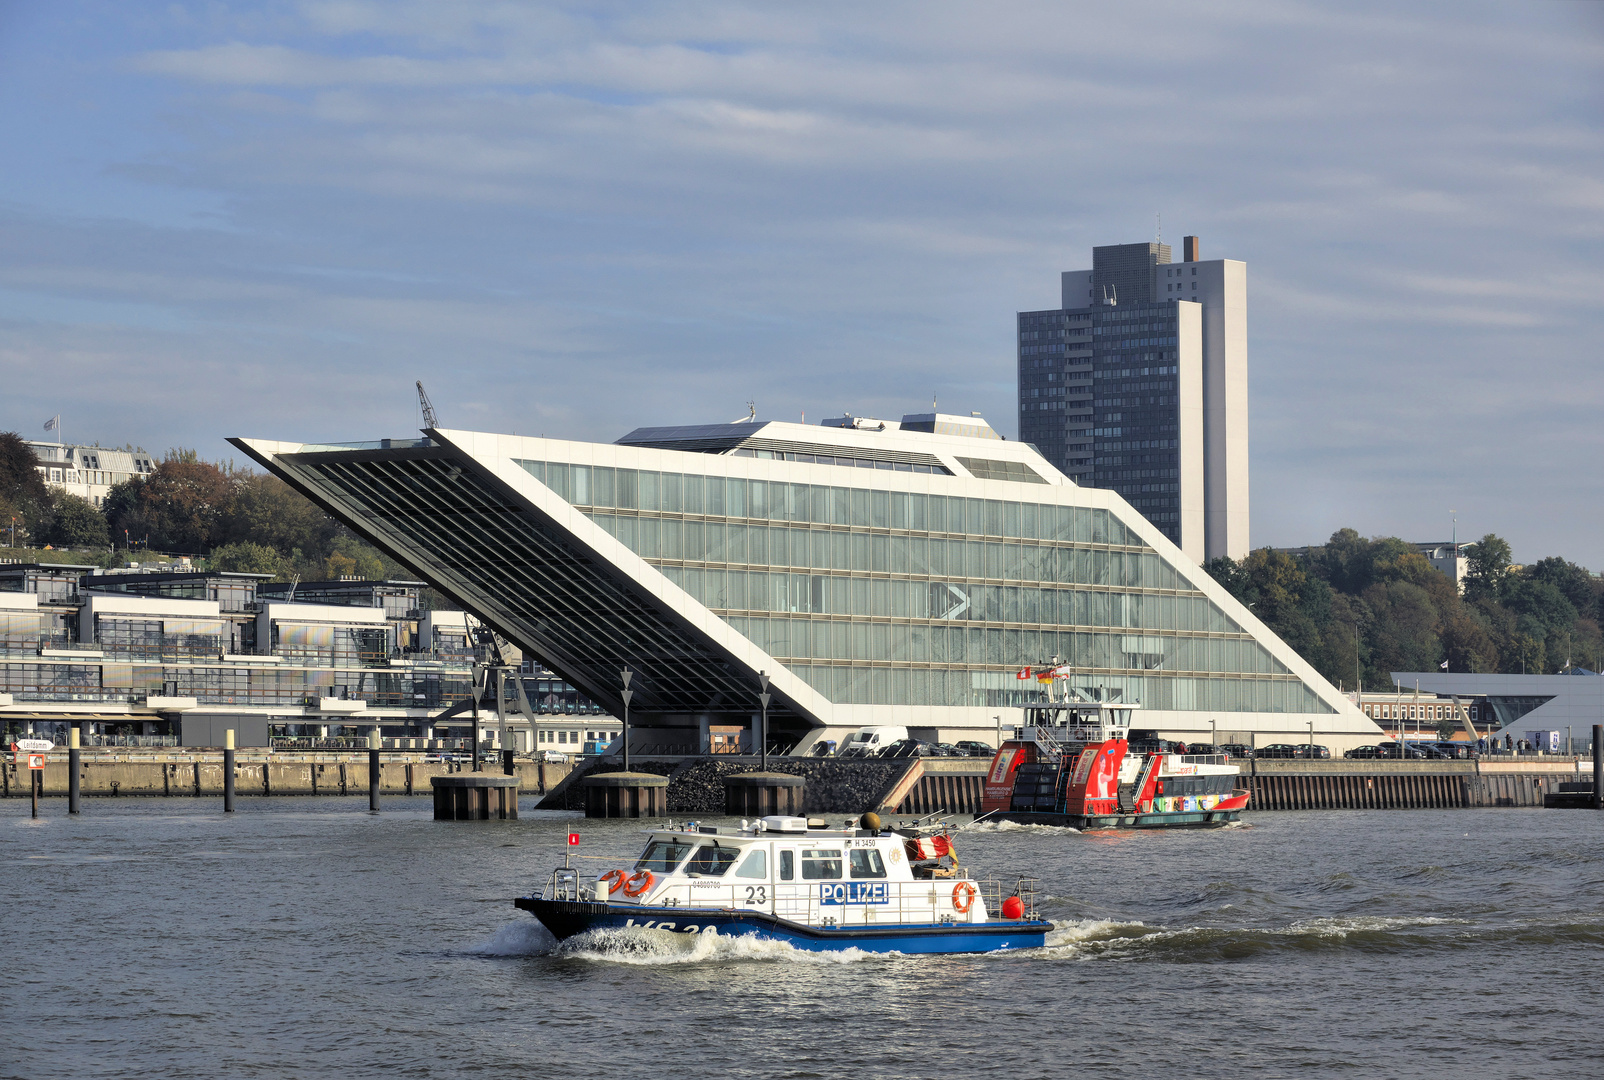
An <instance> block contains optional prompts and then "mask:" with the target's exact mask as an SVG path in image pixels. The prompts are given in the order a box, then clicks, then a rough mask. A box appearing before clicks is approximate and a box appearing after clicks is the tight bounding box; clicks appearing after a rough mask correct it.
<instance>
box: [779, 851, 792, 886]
mask: <svg viewBox="0 0 1604 1080" xmlns="http://www.w3.org/2000/svg"><path fill="white" fill-rule="evenodd" d="M794 877H796V852H794V851H782V852H780V880H781V881H790V880H791V879H792V878H794Z"/></svg>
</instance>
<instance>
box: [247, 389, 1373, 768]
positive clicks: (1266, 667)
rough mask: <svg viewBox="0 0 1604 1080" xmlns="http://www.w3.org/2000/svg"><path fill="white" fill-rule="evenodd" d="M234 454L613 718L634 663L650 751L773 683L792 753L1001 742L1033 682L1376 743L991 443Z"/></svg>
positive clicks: (1014, 452)
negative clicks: (880, 729)
mask: <svg viewBox="0 0 1604 1080" xmlns="http://www.w3.org/2000/svg"><path fill="white" fill-rule="evenodd" d="M234 442H235V444H236V445H237V446H239V447H240V448H241V449H242V450H244V451H245V452H247V453H249V454H250V455H251V456H252V457H254V458H255V459H256V460H258V461H259V462H261V463H262V464H263V465H264V466H265V467H267V468H268V469H270V470H271V471H273V472H274V473H276V474H277V475H279V476H281V477H282V478H284V479H285V480H286V481H288V482H289V483H290V484H292V485H293V486H295V487H297V488H298V489H300V490H301V491H303V492H305V493H306V494H307V495H308V496H310V497H311V498H313V499H314V500H315V501H317V502H318V503H320V504H321V505H323V506H324V507H325V508H326V509H328V510H329V512H331V513H332V514H334V515H335V516H336V517H338V518H340V519H341V520H342V521H344V522H346V523H347V524H348V525H350V526H351V527H352V528H353V529H355V530H357V531H358V532H360V533H361V534H363V535H364V536H366V537H368V538H369V539H370V540H372V541H373V542H374V543H376V544H378V545H379V546H381V547H383V548H384V549H386V550H388V551H389V552H390V553H391V554H393V555H394V556H395V557H396V558H398V559H400V560H401V561H403V562H404V563H406V564H407V565H409V566H411V567H412V568H413V569H415V570H416V571H417V573H419V574H420V575H422V576H424V577H425V578H426V579H428V580H429V581H430V582H431V583H433V584H434V585H435V586H436V587H437V588H439V589H441V590H443V591H444V592H445V593H447V594H448V595H450V596H451V597H453V598H454V599H455V600H457V601H458V602H460V603H461V604H463V606H465V607H467V608H468V609H470V610H472V611H475V612H477V613H479V614H480V615H481V616H482V617H483V618H484V619H486V620H487V621H488V622H489V623H490V624H491V625H493V626H496V627H497V628H498V629H499V630H500V631H501V632H502V633H504V634H505V635H506V636H508V637H509V638H510V639H512V640H513V641H515V642H516V643H517V644H518V645H519V646H520V647H521V648H523V649H525V650H527V651H529V652H530V653H532V654H534V655H535V656H537V657H538V658H539V659H540V660H542V661H543V662H545V663H546V664H547V665H548V666H550V667H551V668H552V669H553V670H555V671H557V672H559V673H560V674H561V675H562V676H563V677H565V678H566V679H567V680H568V681H569V682H571V683H572V684H573V685H574V686H576V687H578V688H579V689H580V690H581V691H582V692H583V693H584V694H586V695H587V696H589V697H590V698H592V699H593V700H595V701H598V702H601V703H603V704H604V705H607V706H608V707H610V708H612V709H613V710H614V711H615V712H618V711H621V710H622V708H623V702H622V699H621V696H620V691H621V690H622V689H623V685H622V683H621V681H620V671H621V670H622V669H623V668H625V667H628V668H629V669H630V670H631V671H632V672H633V673H634V675H633V681H632V682H631V687H630V688H631V689H632V690H633V691H635V696H634V699H633V702H632V705H631V720H632V722H634V723H640V724H644V725H646V726H647V727H649V728H656V729H657V731H658V737H657V738H656V742H657V744H659V745H672V746H679V747H684V748H689V749H696V748H697V746H698V744H699V743H700V745H703V746H705V744H706V737H707V731H708V729H709V727H710V726H714V725H728V724H730V723H740V724H748V723H750V719H751V717H752V716H753V714H754V713H755V712H756V711H757V709H758V703H757V702H758V699H757V695H758V693H759V692H760V691H759V681H760V678H759V677H760V675H767V676H768V677H769V679H770V683H771V692H772V693H773V695H774V699H773V703H772V705H771V707H770V731H771V733H772V735H773V737H774V739H775V740H776V741H784V742H787V743H790V742H794V743H795V745H796V747H797V749H798V750H799V751H800V752H806V751H807V750H808V749H809V748H810V747H811V745H812V744H813V742H814V741H815V740H817V739H820V738H839V737H841V736H842V735H843V734H844V733H845V732H847V731H850V730H853V729H856V728H858V727H860V726H864V725H869V724H889V725H900V726H906V727H908V728H910V729H911V730H912V732H913V734H914V735H915V737H921V738H929V739H941V740H952V739H959V738H968V737H985V736H989V735H990V734H991V733H992V732H993V731H994V730H995V728H996V727H997V725H998V724H999V723H1003V724H1007V723H1011V722H1017V721H1018V719H1019V717H1020V714H1019V712H1018V710H1019V708H1020V707H1021V706H1023V705H1024V704H1026V703H1027V702H1031V701H1039V700H1041V699H1042V697H1043V696H1044V693H1045V686H1044V685H1043V684H1042V683H1040V682H1039V681H1037V680H1036V679H1034V678H1021V677H1020V675H1021V673H1022V672H1023V670H1024V669H1025V668H1027V667H1029V668H1032V669H1033V670H1034V671H1039V670H1040V669H1041V668H1042V667H1043V666H1044V665H1045V666H1054V665H1057V666H1066V667H1067V669H1068V671H1069V672H1070V674H1069V675H1068V677H1067V678H1066V679H1065V680H1063V681H1062V682H1061V683H1060V684H1059V685H1060V688H1061V690H1060V692H1062V691H1063V689H1067V690H1068V691H1069V692H1071V693H1076V694H1080V695H1084V696H1085V697H1087V698H1091V699H1098V700H1119V701H1124V702H1131V703H1136V704H1139V705H1140V706H1141V709H1142V713H1141V716H1142V717H1144V718H1145V719H1144V720H1143V721H1141V722H1140V724H1139V726H1143V727H1153V728H1158V729H1160V730H1161V731H1164V732H1167V733H1170V737H1174V738H1183V739H1187V740H1189V741H1206V740H1208V739H1209V738H1210V737H1212V738H1214V740H1215V741H1218V742H1226V741H1233V740H1234V739H1236V738H1241V739H1242V741H1246V739H1247V737H1248V733H1253V737H1254V738H1255V739H1256V740H1257V741H1258V742H1259V744H1260V745H1263V744H1265V743H1267V742H1301V741H1306V740H1307V738H1308V737H1309V735H1310V733H1311V731H1312V732H1313V734H1314V736H1315V737H1316V741H1322V742H1325V743H1327V744H1328V745H1332V746H1333V748H1339V747H1341V746H1346V745H1351V744H1353V743H1355V742H1359V741H1374V739H1375V738H1376V737H1377V736H1378V735H1379V732H1378V729H1376V728H1375V726H1374V725H1373V724H1372V723H1371V722H1370V721H1369V720H1367V719H1366V718H1365V717H1364V716H1363V715H1362V714H1361V713H1360V712H1359V711H1358V710H1357V709H1356V708H1355V707H1354V706H1353V704H1352V703H1351V702H1350V701H1348V700H1347V699H1346V698H1345V697H1344V696H1343V695H1341V694H1340V693H1339V692H1338V691H1337V690H1336V689H1335V688H1334V687H1332V686H1331V685H1330V684H1328V683H1327V682H1326V681H1325V680H1324V679H1322V678H1321V677H1320V676H1319V675H1318V674H1317V673H1316V672H1315V671H1314V670H1313V669H1312V668H1310V667H1309V666H1308V665H1307V664H1305V663H1304V662H1303V661H1302V660H1301V659H1300V658H1299V657H1298V656H1297V655H1296V654H1295V653H1294V652H1293V651H1292V650H1291V649H1290V648H1288V647H1287V646H1286V645H1285V644H1283V643H1282V642H1281V641H1280V640H1279V639H1277V638H1276V637H1275V636H1274V635H1273V634H1271V633H1270V632H1269V631H1268V630H1267V629H1266V628H1265V627H1264V626H1263V625H1262V624H1260V623H1259V622H1258V620H1256V619H1255V618H1254V617H1253V616H1252V614H1251V613H1249V612H1248V611H1247V610H1246V609H1245V608H1243V607H1242V606H1241V605H1240V604H1238V603H1237V602H1236V601H1234V600H1233V599H1231V597H1230V596H1229V595H1228V594H1227V593H1225V591H1224V590H1223V589H1221V588H1220V587H1219V586H1218V585H1216V584H1215V583H1214V582H1213V581H1212V579H1210V578H1209V577H1208V576H1207V575H1206V574H1205V573H1203V571H1202V570H1201V569H1200V568H1199V567H1198V566H1197V565H1196V564H1194V563H1193V562H1191V561H1190V560H1188V559H1187V558H1186V557H1185V556H1184V555H1183V554H1182V553H1181V552H1180V550H1179V549H1178V548H1177V547H1176V546H1175V545H1174V544H1173V543H1171V542H1170V541H1169V540H1167V539H1165V537H1164V536H1163V534H1162V533H1160V532H1159V531H1158V530H1157V529H1156V528H1155V527H1154V526H1152V525H1151V524H1150V523H1148V522H1147V521H1146V520H1145V519H1144V518H1143V517H1142V516H1141V515H1139V514H1137V513H1136V512H1135V511H1133V510H1132V509H1131V508H1130V506H1129V505H1127V504H1126V503H1125V501H1124V500H1123V499H1121V498H1120V496H1119V495H1117V494H1115V493H1114V492H1111V491H1106V490H1097V489H1090V488H1081V487H1077V486H1076V485H1075V484H1074V483H1073V482H1072V481H1070V480H1069V479H1068V478H1067V477H1065V476H1064V475H1063V474H1062V473H1060V472H1059V471H1058V470H1056V469H1055V468H1054V467H1053V466H1052V465H1050V464H1049V463H1048V462H1047V461H1046V460H1045V459H1044V458H1042V457H1041V455H1039V454H1038V453H1036V452H1035V450H1034V449H1032V448H1031V447H1030V446H1028V445H1026V444H1023V443H1017V442H1009V441H1005V440H1002V439H1000V438H998V437H997V435H996V434H995V433H994V432H992V430H991V429H990V428H989V427H987V426H986V425H985V423H984V421H980V420H977V419H972V418H968V417H961V418H960V417H948V416H941V415H925V416H910V417H905V418H904V419H903V420H902V421H901V422H896V421H879V420H866V419H864V418H847V419H844V420H841V421H833V422H829V423H828V424H827V425H826V426H823V427H805V426H802V425H799V424H788V423H773V422H770V423H761V422H758V423H745V424H719V425H708V426H692V427H675V428H643V429H640V430H637V431H634V432H631V433H630V434H629V435H626V436H625V437H624V438H622V439H620V440H619V441H618V442H616V443H611V444H598V443H585V442H570V441H563V440H557V439H533V438H523V437H518V436H511V435H495V434H486V433H480V432H467V431H453V430H431V431H429V432H427V434H426V436H425V437H424V438H422V439H405V440H385V441H381V442H372V443H330V444H318V445H303V444H295V443H279V442H268V441H262V440H256V439H236V440H234ZM645 741H647V742H651V741H652V740H651V739H646V740H645Z"/></svg>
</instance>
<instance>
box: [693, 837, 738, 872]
mask: <svg viewBox="0 0 1604 1080" xmlns="http://www.w3.org/2000/svg"><path fill="white" fill-rule="evenodd" d="M737 854H738V852H737V851H736V850H735V849H734V848H724V847H715V846H713V845H712V844H703V845H702V846H701V847H699V848H697V849H696V854H695V855H693V856H692V857H691V861H690V862H688V863H686V864H685V872H686V873H687V874H701V875H703V876H704V877H723V876H724V875H725V874H726V873H728V872H729V869H730V867H732V866H734V865H735V857H736V855H737Z"/></svg>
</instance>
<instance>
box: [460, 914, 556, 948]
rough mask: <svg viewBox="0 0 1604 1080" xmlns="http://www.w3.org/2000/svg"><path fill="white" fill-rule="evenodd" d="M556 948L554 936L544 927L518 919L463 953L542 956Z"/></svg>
mask: <svg viewBox="0 0 1604 1080" xmlns="http://www.w3.org/2000/svg"><path fill="white" fill-rule="evenodd" d="M556 947H557V938H556V936H555V935H553V934H552V932H551V931H550V930H547V929H546V928H545V926H544V925H542V924H541V923H539V922H537V921H535V920H534V919H520V920H518V921H517V922H510V923H508V924H507V925H506V926H503V927H501V928H500V929H499V930H497V931H496V932H495V933H494V934H491V935H490V936H489V937H487V938H485V940H483V941H481V942H480V943H479V944H477V945H475V946H473V947H472V948H470V949H467V950H465V951H466V952H467V953H468V954H469V955H470V956H544V955H546V954H547V953H549V952H551V951H552V950H553V949H555V948H556Z"/></svg>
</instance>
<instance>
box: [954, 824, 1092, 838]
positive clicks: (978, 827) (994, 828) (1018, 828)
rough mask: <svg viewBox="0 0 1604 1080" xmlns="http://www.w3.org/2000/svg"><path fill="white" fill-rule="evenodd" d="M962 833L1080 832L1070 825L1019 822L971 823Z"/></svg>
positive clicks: (960, 829)
mask: <svg viewBox="0 0 1604 1080" xmlns="http://www.w3.org/2000/svg"><path fill="white" fill-rule="evenodd" d="M959 831H960V832H1023V833H1038V834H1040V835H1043V836H1046V835H1051V834H1053V833H1060V834H1068V833H1079V832H1080V830H1079V829H1076V828H1072V827H1071V826H1068V825H1027V824H1024V823H1022V822H1018V821H971V822H970V823H969V824H967V825H964V826H961V827H960V828H959Z"/></svg>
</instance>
